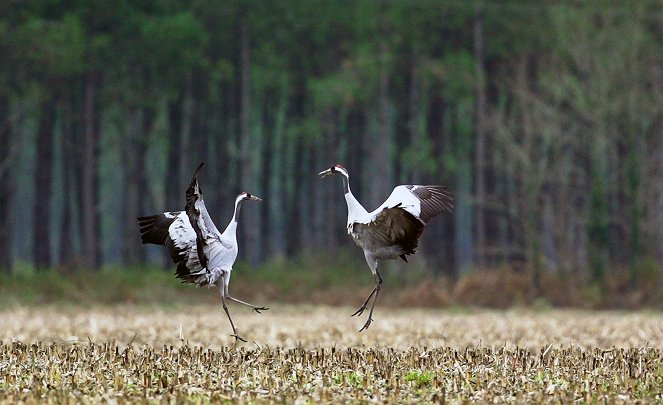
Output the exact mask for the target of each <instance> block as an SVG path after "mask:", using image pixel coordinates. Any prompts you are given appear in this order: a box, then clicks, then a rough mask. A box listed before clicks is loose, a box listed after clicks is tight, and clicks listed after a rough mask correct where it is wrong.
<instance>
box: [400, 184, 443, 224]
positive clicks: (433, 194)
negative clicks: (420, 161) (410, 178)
mask: <svg viewBox="0 0 663 405" xmlns="http://www.w3.org/2000/svg"><path fill="white" fill-rule="evenodd" d="M405 188H407V189H408V190H410V191H411V192H412V194H414V195H415V196H416V197H417V199H418V200H419V203H420V212H419V219H420V220H422V221H423V222H424V223H427V222H428V221H430V220H431V219H432V218H433V217H436V216H438V215H440V214H441V213H443V212H447V211H451V210H452V209H453V195H452V194H451V192H450V191H449V189H448V188H447V187H445V186H417V185H415V186H412V185H407V186H405Z"/></svg>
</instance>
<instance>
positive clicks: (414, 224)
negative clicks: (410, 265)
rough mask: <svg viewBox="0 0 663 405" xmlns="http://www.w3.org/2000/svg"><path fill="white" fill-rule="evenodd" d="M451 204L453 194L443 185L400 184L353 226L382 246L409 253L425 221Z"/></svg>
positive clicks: (416, 241) (416, 242)
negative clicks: (400, 249)
mask: <svg viewBox="0 0 663 405" xmlns="http://www.w3.org/2000/svg"><path fill="white" fill-rule="evenodd" d="M452 208H453V196H452V195H451V192H449V190H448V189H447V188H446V187H445V186H437V185H435V186H422V185H401V186H397V187H395V188H394V190H393V191H392V192H391V194H390V195H389V197H388V198H387V200H386V201H385V202H384V203H383V204H382V205H380V207H378V208H377V209H376V210H375V211H373V212H371V213H370V214H368V220H367V221H366V222H364V221H357V222H355V223H354V227H355V230H357V231H360V232H363V233H365V234H367V235H370V238H372V239H373V240H374V241H375V242H376V243H378V244H379V245H381V246H383V247H388V246H395V245H398V246H400V247H401V248H402V250H403V252H404V254H413V253H414V251H415V249H416V248H417V245H418V243H419V238H420V237H421V234H422V233H423V231H424V227H425V225H426V223H428V221H430V220H431V219H432V218H433V217H435V216H437V215H439V214H441V213H443V212H446V211H451V209H452Z"/></svg>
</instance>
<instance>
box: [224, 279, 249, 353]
mask: <svg viewBox="0 0 663 405" xmlns="http://www.w3.org/2000/svg"><path fill="white" fill-rule="evenodd" d="M224 278H225V277H224ZM219 292H220V293H221V303H222V304H223V310H224V311H225V312H226V315H227V316H228V320H229V321H230V326H231V327H232V328H233V334H232V335H230V336H232V337H234V338H235V341H237V340H241V341H242V342H246V339H244V338H243V337H241V336H239V335H238V334H237V328H236V327H235V323H234V322H233V319H232V318H231V317H230V312H229V311H228V306H227V305H226V283H225V282H224V280H219Z"/></svg>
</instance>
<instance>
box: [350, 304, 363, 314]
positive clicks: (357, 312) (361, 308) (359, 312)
mask: <svg viewBox="0 0 663 405" xmlns="http://www.w3.org/2000/svg"><path fill="white" fill-rule="evenodd" d="M365 310H366V306H365V305H362V306H361V307H359V309H358V310H357V311H355V313H354V314H352V315H350V316H359V315H361V314H363V313H364V311H365Z"/></svg>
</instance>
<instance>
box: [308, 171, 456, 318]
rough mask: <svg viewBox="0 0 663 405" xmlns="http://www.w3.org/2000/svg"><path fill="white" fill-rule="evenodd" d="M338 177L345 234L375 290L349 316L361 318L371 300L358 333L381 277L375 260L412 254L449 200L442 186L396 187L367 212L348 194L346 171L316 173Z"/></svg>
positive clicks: (348, 178) (376, 294) (447, 193)
mask: <svg viewBox="0 0 663 405" xmlns="http://www.w3.org/2000/svg"><path fill="white" fill-rule="evenodd" d="M330 174H340V175H341V176H342V177H343V191H344V193H345V201H346V204H347V206H348V221H347V229H348V234H350V235H351V236H352V238H353V239H354V241H355V243H356V244H357V245H358V246H359V247H360V248H362V250H363V251H364V256H365V257H366V262H367V263H368V266H369V267H370V269H371V272H372V273H373V276H374V277H375V287H374V288H373V291H372V292H371V294H370V295H369V296H368V298H367V299H366V301H365V302H364V304H363V305H362V306H361V307H359V309H358V310H357V311H356V312H355V313H354V314H352V315H353V316H354V315H361V314H362V313H363V312H364V310H365V309H366V305H367V304H368V302H369V300H370V299H371V297H373V296H375V298H374V299H373V303H372V305H371V310H370V312H369V315H368V320H367V321H366V323H365V324H364V326H363V327H362V328H361V330H360V331H362V330H364V329H367V328H368V327H369V325H370V324H371V322H372V315H373V308H374V307H375V302H376V301H377V297H378V295H379V293H380V285H381V284H382V277H381V275H380V272H379V271H378V260H391V259H397V258H399V257H400V258H401V259H403V260H404V261H406V262H407V258H406V255H411V254H414V253H415V252H416V249H417V245H418V243H419V238H420V237H421V234H422V233H423V231H424V228H425V226H426V223H427V222H428V221H429V220H430V219H431V218H433V217H435V216H437V215H439V214H441V213H442V212H445V211H451V209H452V208H453V205H452V202H453V197H452V195H451V193H450V192H449V190H448V189H447V188H446V187H445V186H437V185H436V186H422V185H400V186H397V187H395V188H394V190H393V191H392V193H391V194H390V195H389V197H388V198H387V200H386V201H385V202H384V203H382V205H380V206H379V207H378V208H377V209H375V210H374V211H372V212H368V211H367V210H366V209H365V208H364V207H363V206H362V205H361V203H359V201H357V199H356V198H355V196H354V195H353V194H352V192H351V191H350V177H349V174H348V171H347V170H346V169H345V168H344V167H343V166H341V165H335V166H332V167H331V168H329V169H327V170H324V171H322V172H320V176H321V177H326V176H328V175H330Z"/></svg>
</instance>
